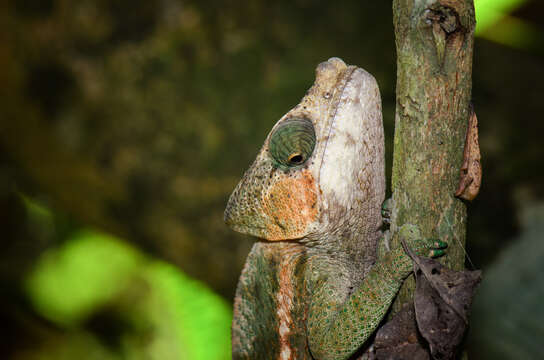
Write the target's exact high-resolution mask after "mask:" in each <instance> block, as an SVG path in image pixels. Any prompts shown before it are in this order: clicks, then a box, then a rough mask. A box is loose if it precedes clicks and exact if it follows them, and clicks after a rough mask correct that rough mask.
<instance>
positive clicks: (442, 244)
mask: <svg viewBox="0 0 544 360" xmlns="http://www.w3.org/2000/svg"><path fill="white" fill-rule="evenodd" d="M433 247H434V248H436V249H445V248H447V247H448V243H447V242H444V241H442V240H435V241H434V243H433Z"/></svg>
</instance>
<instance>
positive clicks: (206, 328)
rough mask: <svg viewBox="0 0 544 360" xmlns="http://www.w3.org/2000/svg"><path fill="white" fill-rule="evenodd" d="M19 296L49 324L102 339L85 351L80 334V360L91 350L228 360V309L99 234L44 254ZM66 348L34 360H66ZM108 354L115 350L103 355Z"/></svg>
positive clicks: (175, 273)
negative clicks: (24, 294)
mask: <svg viewBox="0 0 544 360" xmlns="http://www.w3.org/2000/svg"><path fill="white" fill-rule="evenodd" d="M26 292H27V294H28V296H29V299H30V301H31V303H32V305H33V307H34V309H35V310H36V311H37V312H38V313H39V314H40V315H42V316H43V317H44V318H46V319H48V320H49V321H51V322H52V323H54V324H56V325H58V326H61V327H63V328H67V329H72V331H75V332H80V331H79V330H80V329H82V328H84V327H85V326H87V328H88V329H91V330H92V329H95V330H99V333H100V332H105V334H106V335H108V334H109V335H110V336H109V337H108V336H106V338H105V339H106V342H107V343H110V345H112V346H110V349H108V347H105V348H102V347H101V346H99V344H97V343H93V342H92V341H91V340H90V338H89V336H90V335H89V334H88V333H87V334H85V335H81V336H82V337H81V338H80V339H79V340H78V341H83V340H84V339H86V340H85V341H86V343H85V346H83V347H82V348H81V349H80V350H81V351H82V352H83V353H82V354H81V355H82V356H86V355H85V354H86V352H87V351H88V349H89V348H91V349H94V350H95V351H98V352H99V353H100V354H101V355H100V356H104V355H103V353H104V352H106V353H108V354H110V353H111V354H110V355H108V357H107V358H110V357H111V358H117V357H118V356H120V358H123V359H157V360H159V359H165V360H167V359H228V358H229V357H230V341H229V339H230V335H229V334H230V320H231V317H232V315H231V310H230V305H228V304H227V303H226V302H225V301H224V300H223V299H221V298H220V297H219V296H217V295H215V294H213V293H212V292H211V291H210V290H209V289H208V288H207V287H206V286H205V285H203V284H201V283H200V282H198V281H195V280H193V279H190V278H188V277H187V276H185V275H184V274H183V273H181V272H180V271H179V270H178V269H176V268H175V267H173V266H171V265H169V264H166V263H164V262H162V261H158V260H153V259H149V258H147V257H146V256H144V255H143V254H142V253H140V252H139V251H138V250H136V249H135V248H133V247H132V246H130V245H128V244H127V243H124V242H122V241H121V240H119V239H116V238H113V237H111V236H109V235H106V234H103V233H100V232H96V231H89V230H84V231H80V232H78V233H76V234H74V235H73V236H72V237H71V238H70V239H67V240H66V242H65V243H64V244H63V245H62V246H61V247H60V248H54V249H48V250H47V251H46V252H45V253H44V254H43V255H42V256H41V258H40V259H38V261H37V262H36V264H35V268H34V270H33V271H32V272H31V273H30V274H29V275H28V278H27V280H26ZM101 312H102V314H101ZM119 324H121V326H122V327H121V328H119V326H120V325H119ZM116 328H117V332H118V333H117V334H115V332H116ZM83 333H85V332H83ZM102 336H103V335H102ZM117 337H119V339H116V338H117ZM99 338H100V336H99ZM112 341H113V342H115V341H118V342H119V344H112V343H111V342H112ZM210 344H213V346H210ZM113 345H115V346H113ZM66 346H70V345H68V344H65V345H64V346H61V348H63V349H64V350H54V352H53V353H51V354H48V352H44V353H43V354H41V355H40V356H44V357H45V358H51V359H72V358H73V357H72V356H73V354H72V351H76V348H77V346H76V347H75V348H74V349H73V350H71V351H68V350H67V349H66ZM111 347H113V348H114V349H117V350H116V351H109V352H108V351H107V350H111ZM57 351H61V352H63V351H68V354H70V355H65V356H63V355H60V354H59V353H57Z"/></svg>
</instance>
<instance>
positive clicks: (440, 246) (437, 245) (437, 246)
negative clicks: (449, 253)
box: [427, 240, 448, 258]
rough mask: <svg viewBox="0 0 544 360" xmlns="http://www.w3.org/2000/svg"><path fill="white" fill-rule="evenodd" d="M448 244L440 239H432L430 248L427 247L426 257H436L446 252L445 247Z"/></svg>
mask: <svg viewBox="0 0 544 360" xmlns="http://www.w3.org/2000/svg"><path fill="white" fill-rule="evenodd" d="M447 247H448V244H447V243H445V242H444V241H441V240H433V243H432V248H431V249H429V253H428V255H427V257H430V258H437V257H440V256H442V255H444V254H445V253H446V248H447Z"/></svg>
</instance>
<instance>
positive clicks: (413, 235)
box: [399, 224, 448, 258]
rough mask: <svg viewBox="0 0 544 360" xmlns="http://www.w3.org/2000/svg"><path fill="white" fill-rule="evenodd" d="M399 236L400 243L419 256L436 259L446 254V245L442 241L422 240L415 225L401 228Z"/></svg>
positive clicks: (406, 225)
mask: <svg viewBox="0 0 544 360" xmlns="http://www.w3.org/2000/svg"><path fill="white" fill-rule="evenodd" d="M399 235H400V238H401V242H402V243H403V244H404V245H405V247H408V248H409V249H411V250H412V251H413V252H415V253H416V254H417V255H419V256H425V257H430V258H437V257H439V256H442V255H444V254H445V253H446V248H447V247H448V244H447V243H446V242H444V241H442V240H438V239H429V238H423V237H422V236H421V233H420V232H419V229H418V227H417V226H415V225H411V224H405V225H403V226H401V228H400V231H399Z"/></svg>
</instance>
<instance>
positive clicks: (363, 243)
mask: <svg viewBox="0 0 544 360" xmlns="http://www.w3.org/2000/svg"><path fill="white" fill-rule="evenodd" d="M293 139H294V140H293ZM384 167H385V166H384V140H383V125H382V114H381V100H380V95H379V90H378V86H377V84H376V81H375V80H374V78H373V77H372V76H371V75H370V74H368V73H367V72H366V71H364V70H363V69H360V68H357V67H355V66H347V65H346V64H345V63H344V62H343V61H342V60H340V59H337V58H332V59H330V60H329V61H327V62H324V63H321V64H320V65H319V66H318V67H317V69H316V80H315V83H314V85H313V86H312V87H311V88H310V90H308V92H307V94H306V96H305V97H304V98H303V99H302V101H301V102H300V103H299V104H298V105H297V106H296V107H295V108H293V109H292V110H291V111H289V112H288V113H287V114H285V115H284V116H283V117H282V118H281V119H280V120H279V121H278V123H277V124H276V125H275V126H274V128H273V129H272V131H271V133H270V135H269V136H268V137H267V139H266V141H265V143H264V146H263V148H262V149H261V151H260V153H259V155H258V156H257V159H256V160H255V162H254V163H253V165H252V166H251V167H250V169H249V170H248V171H247V172H246V174H245V175H244V177H243V179H242V180H241V181H240V183H239V184H238V186H237V187H236V189H235V190H234V192H233V194H232V195H231V197H230V199H229V203H228V205H227V209H226V211H225V221H226V222H227V224H229V225H230V226H231V227H232V228H233V229H235V230H237V231H240V232H243V233H246V234H251V235H254V236H257V237H259V238H262V239H265V240H266V241H265V240H263V241H260V242H257V243H256V244H255V245H254V246H253V248H252V250H251V253H250V254H249V256H248V259H247V261H246V264H245V267H244V270H243V272H242V275H241V277H240V281H239V283H238V288H237V292H236V298H235V302H234V320H233V324H232V347H233V359H286V360H287V359H347V358H350V357H351V356H357V355H353V354H356V353H358V351H360V350H361V349H363V348H364V343H365V341H366V340H367V339H368V338H369V336H370V335H371V334H372V333H373V332H374V330H375V329H376V327H377V326H378V324H379V323H380V321H381V320H382V318H383V316H384V314H385V313H386V311H387V309H388V308H389V306H390V304H391V302H392V300H393V298H394V296H395V294H396V292H397V291H398V289H399V288H400V286H401V284H402V281H403V279H404V278H405V277H406V276H407V275H408V274H409V273H410V271H411V261H410V260H409V258H408V257H407V255H405V254H404V252H403V251H402V250H401V249H393V250H392V251H389V252H387V253H386V254H385V255H384V256H383V258H380V259H379V260H378V261H376V257H377V254H376V252H377V250H376V249H377V243H378V241H379V239H380V238H381V237H382V233H381V230H380V228H381V225H382V217H381V204H382V202H383V200H384V194H385V174H384ZM410 246H411V247H412V248H414V249H416V251H420V252H424V251H427V250H428V249H430V248H431V246H430V245H429V244H428V243H427V242H424V241H422V240H416V239H413V240H411V242H410Z"/></svg>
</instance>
